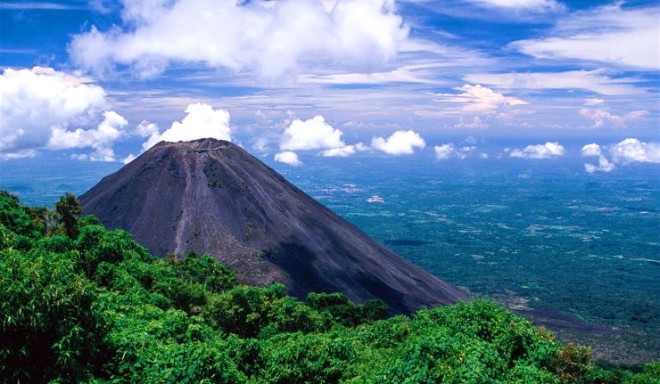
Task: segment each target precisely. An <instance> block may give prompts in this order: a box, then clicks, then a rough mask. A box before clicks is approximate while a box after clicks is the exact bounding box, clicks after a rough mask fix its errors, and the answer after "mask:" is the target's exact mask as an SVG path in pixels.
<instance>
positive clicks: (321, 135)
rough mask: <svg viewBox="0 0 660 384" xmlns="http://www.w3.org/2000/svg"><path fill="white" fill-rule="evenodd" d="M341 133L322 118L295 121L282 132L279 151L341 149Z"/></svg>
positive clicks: (342, 142)
mask: <svg viewBox="0 0 660 384" xmlns="http://www.w3.org/2000/svg"><path fill="white" fill-rule="evenodd" d="M341 136H342V131H341V130H340V129H335V128H333V127H332V126H331V125H330V124H328V123H326V122H325V119H324V118H323V116H315V117H314V118H312V119H308V120H305V121H303V120H300V119H295V120H294V121H293V122H291V125H289V127H288V128H287V129H286V131H284V134H283V135H282V139H281V141H280V149H282V150H286V151H297V150H310V149H331V148H342V147H345V146H346V144H345V143H344V141H343V140H342V139H341Z"/></svg>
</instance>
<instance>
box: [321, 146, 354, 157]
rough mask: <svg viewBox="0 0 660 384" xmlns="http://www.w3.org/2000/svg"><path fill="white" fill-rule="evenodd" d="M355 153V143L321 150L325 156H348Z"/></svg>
mask: <svg viewBox="0 0 660 384" xmlns="http://www.w3.org/2000/svg"><path fill="white" fill-rule="evenodd" d="M353 154H355V146H354V145H347V146H345V147H341V148H330V149H326V150H325V151H323V152H321V155H323V157H348V156H350V155H353Z"/></svg>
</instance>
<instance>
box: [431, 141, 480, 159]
mask: <svg viewBox="0 0 660 384" xmlns="http://www.w3.org/2000/svg"><path fill="white" fill-rule="evenodd" d="M433 149H434V150H435V158H436V159H438V160H447V159H450V158H451V157H456V158H458V159H460V160H463V159H466V158H467V157H468V156H469V155H470V153H472V152H474V150H475V149H477V147H475V146H473V145H470V146H464V147H459V148H457V147H456V146H455V145H454V144H453V143H447V144H442V145H436V146H435V147H433Z"/></svg>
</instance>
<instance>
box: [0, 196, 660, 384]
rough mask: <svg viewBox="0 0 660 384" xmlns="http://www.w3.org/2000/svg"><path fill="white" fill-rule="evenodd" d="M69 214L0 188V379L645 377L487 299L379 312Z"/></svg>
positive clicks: (652, 371) (70, 205)
mask: <svg viewBox="0 0 660 384" xmlns="http://www.w3.org/2000/svg"><path fill="white" fill-rule="evenodd" d="M80 213H81V209H80V206H79V205H78V203H77V200H76V199H75V197H74V196H72V195H67V196H65V197H63V198H62V199H61V200H60V201H59V202H58V204H57V205H56V209H55V210H53V211H51V210H47V209H42V208H28V207H25V206H22V205H21V204H20V202H19V201H18V199H17V198H16V197H14V196H12V195H10V194H8V193H6V192H2V193H0V378H3V379H4V380H5V382H9V383H14V382H21V383H33V382H37V383H38V382H49V381H54V382H62V383H65V382H94V383H125V382H126V383H133V382H142V383H397V384H398V383H658V382H659V380H660V364H658V363H654V364H647V365H646V366H645V367H644V370H643V372H638V373H631V372H629V371H623V370H616V371H612V370H604V369H601V368H598V367H595V366H594V364H593V362H592V361H591V352H590V350H589V349H588V348H586V347H582V346H578V345H574V344H562V343H561V342H559V341H557V340H555V339H554V337H553V335H552V334H551V333H550V332H548V331H547V330H545V329H543V328H537V327H534V326H533V325H532V324H530V323H529V322H528V321H526V320H525V319H523V318H520V317H518V316H515V315H513V314H511V313H509V312H507V311H505V310H503V309H502V308H501V307H500V306H499V305H497V304H495V303H492V302H489V301H474V302H471V303H467V304H466V303H461V304H457V305H453V306H447V307H443V308H436V309H431V310H422V311H419V312H417V313H416V314H415V315H414V316H412V318H408V317H405V316H396V317H391V318H386V316H387V310H386V308H385V306H384V305H383V304H382V303H381V302H377V301H373V302H366V303H363V304H361V305H358V304H354V303H352V302H350V300H348V299H347V298H346V297H345V296H343V295H341V294H310V295H309V296H308V297H307V299H306V300H305V301H304V302H303V301H299V300H297V299H294V298H292V297H289V296H287V295H286V292H285V289H284V287H283V286H281V285H277V284H276V285H273V286H270V287H267V288H254V287H247V286H243V285H240V284H237V283H236V277H235V275H234V274H233V273H232V272H231V270H229V269H228V268H226V267H225V266H222V265H220V264H218V263H217V262H216V261H215V260H214V259H213V258H212V257H211V256H208V255H203V256H197V255H195V254H194V253H189V254H188V255H186V256H185V257H183V258H180V259H177V258H174V257H173V258H171V259H158V258H155V257H154V256H152V255H150V254H149V253H148V252H147V251H146V250H145V249H144V248H143V247H142V246H140V245H139V244H137V243H135V242H134V241H133V240H132V239H131V236H130V235H129V234H128V233H127V232H124V231H108V230H106V229H105V228H104V227H103V226H101V225H99V224H98V222H97V221H96V219H94V218H93V217H82V218H78V215H79V214H80Z"/></svg>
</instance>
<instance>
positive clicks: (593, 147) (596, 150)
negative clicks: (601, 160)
mask: <svg viewBox="0 0 660 384" xmlns="http://www.w3.org/2000/svg"><path fill="white" fill-rule="evenodd" d="M601 154H602V152H601V150H600V145H598V144H596V143H592V144H587V145H585V146H583V147H582V156H600V155H601Z"/></svg>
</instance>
